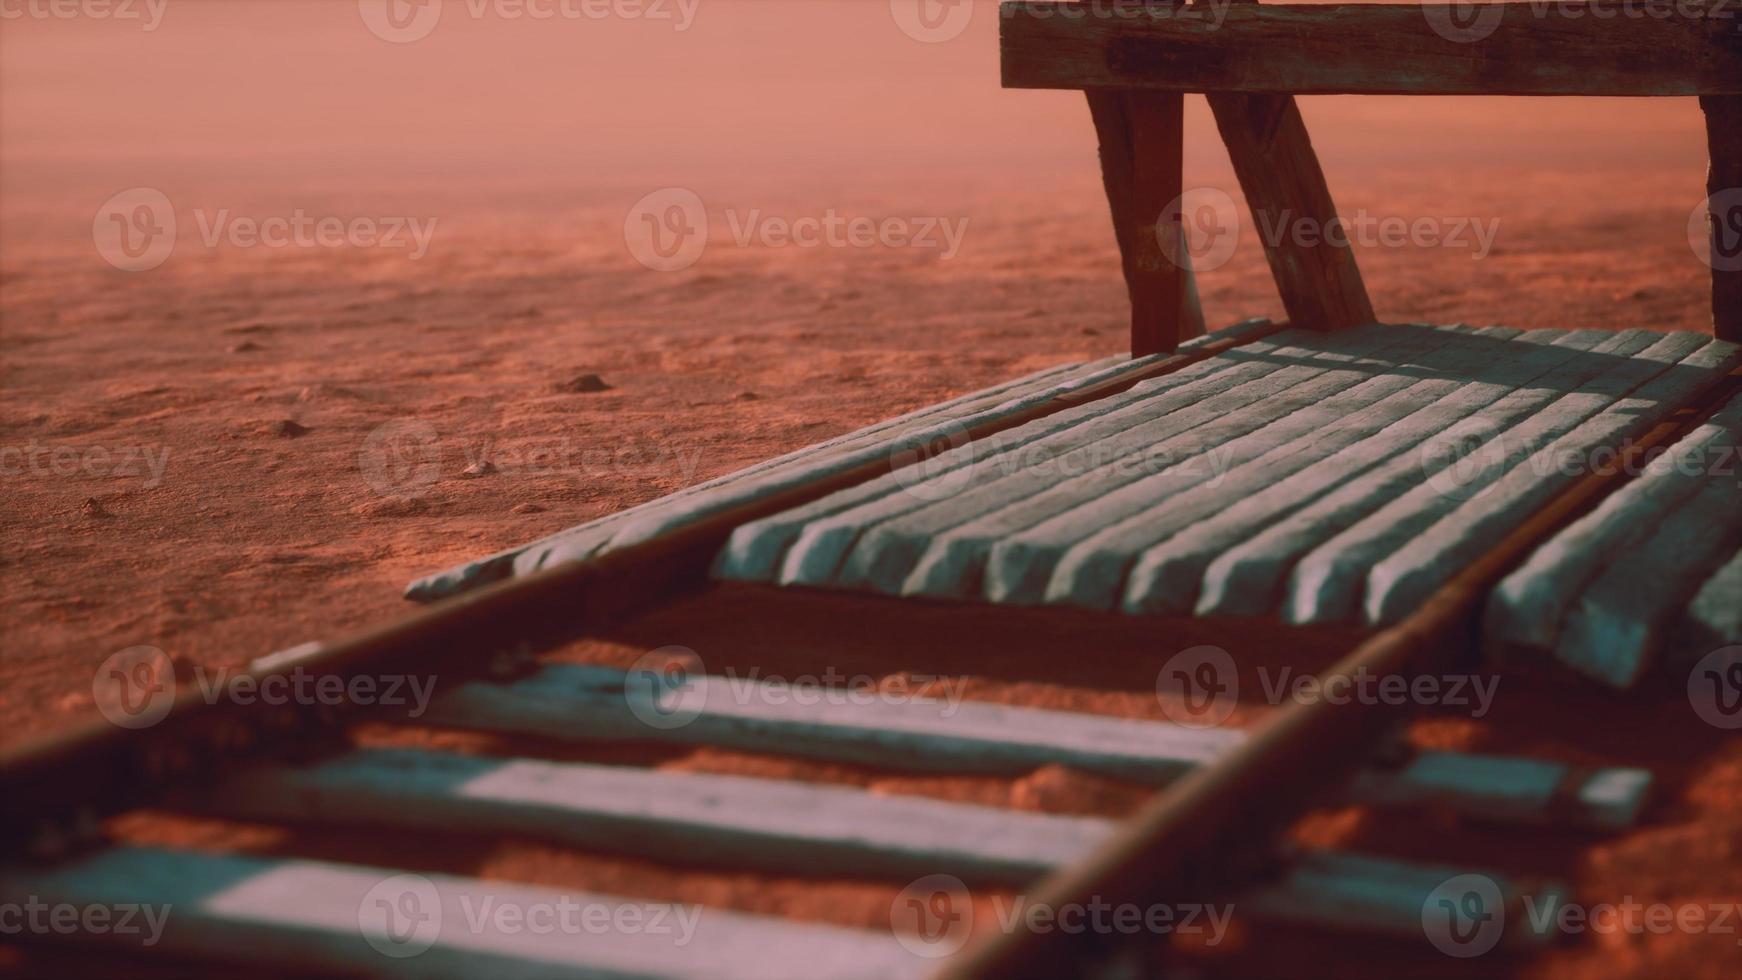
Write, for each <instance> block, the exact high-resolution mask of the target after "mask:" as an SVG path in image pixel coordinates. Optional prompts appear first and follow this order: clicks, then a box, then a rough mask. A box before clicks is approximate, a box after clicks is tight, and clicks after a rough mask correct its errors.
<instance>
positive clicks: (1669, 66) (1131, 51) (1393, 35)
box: [1002, 0, 1742, 96]
mask: <svg viewBox="0 0 1742 980" xmlns="http://www.w3.org/2000/svg"><path fill="white" fill-rule="evenodd" d="M1472 12H1474V16H1473V17H1472ZM1667 13H1668V16H1664V17H1661V18H1659V17H1628V18H1620V17H1613V16H1608V17H1604V16H1597V14H1596V13H1595V12H1594V11H1593V9H1592V8H1590V7H1589V6H1588V5H1585V4H1553V5H1548V6H1544V5H1541V4H1526V3H1516V4H1504V5H1501V4H1493V5H1478V6H1474V7H1471V6H1469V5H1452V4H1431V5H1425V6H1417V5H1414V4H1408V5H1402V6H1396V5H1371V4H1348V5H1338V6H1321V5H1312V6H1307V5H1298V6H1297V5H1289V4H1265V5H1262V6H1260V5H1253V4H1235V5H1233V6H1228V5H1225V4H1203V5H1199V6H1197V7H1168V6H1160V5H1157V6H1153V7H1150V6H1131V5H1126V6H1123V7H1115V6H1114V5H1112V4H1108V3H1101V4H1097V5H1094V6H1086V5H1078V4H1066V3H1051V2H1040V0H1024V2H1020V3H1007V4H1005V5H1004V8H1003V10H1002V34H1003V60H1004V85H1005V86H1006V87H1008V88H1053V89H1092V88H1105V89H1121V88H1127V89H1128V88H1141V89H1154V90H1161V91H1171V92H1216V91H1221V92H1292V93H1299V94H1315V93H1317V94H1350V95H1614V96H1638V95H1661V96H1668V95H1683V96H1687V95H1742V33H1739V32H1738V31H1737V30H1736V23H1737V22H1736V20H1735V19H1734V18H1733V16H1732V12H1731V11H1728V10H1725V9H1723V8H1721V7H1718V6H1713V7H1712V8H1710V14H1709V15H1708V8H1705V7H1698V8H1690V12H1684V11H1683V8H1680V7H1671V8H1668V10H1667Z"/></svg>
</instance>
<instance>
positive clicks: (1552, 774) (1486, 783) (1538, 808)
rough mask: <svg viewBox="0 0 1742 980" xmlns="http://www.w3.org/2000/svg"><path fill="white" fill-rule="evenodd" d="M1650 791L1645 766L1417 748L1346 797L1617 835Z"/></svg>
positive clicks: (1366, 773)
mask: <svg viewBox="0 0 1742 980" xmlns="http://www.w3.org/2000/svg"><path fill="white" fill-rule="evenodd" d="M1651 790H1652V776H1651V773H1650V772H1649V771H1647V770H1644V769H1632V768H1626V767H1601V768H1586V767H1576V766H1569V765H1567V764H1565V763H1562V762H1551V761H1548V760H1546V759H1532V758H1526V757H1522V756H1499V755H1470V754H1466V753H1463V752H1420V753H1417V754H1416V755H1415V756H1413V757H1411V758H1410V759H1409V760H1408V761H1407V762H1405V763H1404V764H1403V767H1402V768H1401V769H1399V770H1390V769H1384V768H1372V769H1365V770H1362V771H1361V772H1360V773H1358V774H1356V776H1355V778H1354V780H1353V781H1352V782H1351V783H1350V785H1349V787H1348V790H1347V798H1348V799H1349V800H1351V801H1354V802H1360V803H1365V804H1367V805H1368V806H1380V807H1441V808H1444V809H1448V810H1453V811H1455V812H1457V813H1459V814H1462V815H1465V816H1471V817H1475V818H1477V819H1481V820H1486V821H1489V822H1492V823H1497V824H1509V825H1515V826H1538V827H1543V826H1554V825H1562V826H1572V827H1578V828H1581V829H1585V830H1597V831H1604V832H1610V833H1614V832H1619V831H1622V830H1626V829H1627V828H1629V827H1632V826H1634V825H1635V824H1637V823H1638V822H1639V817H1640V814H1641V813H1642V812H1643V811H1644V809H1645V805H1646V803H1647V802H1648V801H1649V800H1650V798H1651Z"/></svg>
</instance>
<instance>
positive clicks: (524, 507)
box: [510, 503, 544, 514]
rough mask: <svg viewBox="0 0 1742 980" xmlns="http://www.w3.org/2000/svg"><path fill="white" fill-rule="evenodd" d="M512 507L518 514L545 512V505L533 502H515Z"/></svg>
mask: <svg viewBox="0 0 1742 980" xmlns="http://www.w3.org/2000/svg"><path fill="white" fill-rule="evenodd" d="M510 509H511V510H513V511H514V513H516V514H542V513H544V507H543V506H542V505H540V504H533V503H526V504H515V505H514V506H513V507H512V508H510Z"/></svg>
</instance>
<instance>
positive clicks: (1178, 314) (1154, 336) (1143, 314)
mask: <svg viewBox="0 0 1742 980" xmlns="http://www.w3.org/2000/svg"><path fill="white" fill-rule="evenodd" d="M1087 94H1088V97H1089V114H1090V115H1091V116H1092V117H1093V118H1094V120H1095V133H1096V135H1097V136H1098V137H1099V138H1100V142H1101V180H1102V182H1103V183H1104V184H1105V186H1106V188H1107V203H1108V205H1109V206H1110V207H1111V209H1112V212H1113V233H1114V236H1115V238H1117V240H1118V242H1119V256H1120V259H1121V264H1122V265H1123V266H1124V270H1125V288H1126V291H1127V292H1128V293H1129V295H1130V297H1131V355H1132V356H1133V357H1144V356H1146V355H1149V354H1159V353H1162V352H1164V351H1172V350H1175V349H1177V348H1178V347H1179V344H1180V342H1181V341H1183V340H1187V339H1190V338H1191V337H1195V336H1198V335H1200V334H1202V333H1203V332H1204V325H1203V313H1202V311H1201V310H1198V309H1197V308H1196V306H1195V304H1192V303H1190V302H1189V301H1188V296H1189V294H1190V292H1191V290H1190V288H1189V283H1188V279H1189V276H1190V274H1191V265H1190V257H1189V256H1188V255H1187V253H1186V250H1185V247H1184V234H1183V231H1182V229H1181V227H1180V217H1179V203H1180V194H1181V193H1182V192H1183V190H1184V167H1185V150H1184V143H1185V97H1184V96H1182V95H1175V94H1171V93H1166V92H1159V93H1149V92H1100V91H1090V92H1089V93H1087ZM1194 314H1195V317H1194Z"/></svg>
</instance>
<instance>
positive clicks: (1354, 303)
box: [1209, 92, 1377, 330]
mask: <svg viewBox="0 0 1742 980" xmlns="http://www.w3.org/2000/svg"><path fill="white" fill-rule="evenodd" d="M1209 100H1210V111H1211V112H1213V113H1214V114H1215V116H1216V127H1217V128H1218V129H1220V130H1221V131H1222V141H1223V142H1225V143H1226V144H1227V145H1228V158H1229V159H1230V160H1231V161H1232V162H1233V164H1234V173H1235V175H1236V176H1237V177H1239V178H1240V187H1241V189H1242V190H1244V191H1245V193H1246V203H1247V205H1248V206H1249V207H1250V208H1251V210H1252V222H1253V226H1254V227H1253V229H1252V230H1253V232H1254V233H1255V234H1256V236H1257V237H1258V239H1259V240H1260V241H1261V242H1262V243H1263V246H1264V257H1265V258H1266V259H1267V260H1268V261H1269V262H1270V272H1271V274H1272V275H1273V276H1275V277H1276V288H1277V291H1278V292H1280V293H1281V294H1282V305H1283V308H1284V309H1286V310H1287V311H1288V319H1289V322H1290V323H1292V324H1293V325H1294V326H1297V327H1305V328H1308V329H1312V330H1337V329H1341V328H1343V327H1353V326H1359V325H1361V324H1363V323H1372V322H1374V320H1376V319H1377V318H1376V317H1375V316H1374V314H1373V303H1372V301H1371V300H1369V299H1368V298H1367V287H1366V285H1365V284H1364V283H1363V282H1362V281H1361V270H1360V269H1358V268H1356V266H1355V252H1354V250H1353V249H1352V248H1351V247H1350V243H1349V240H1348V236H1347V235H1346V234H1327V232H1330V231H1332V230H1333V229H1340V228H1341V225H1340V223H1339V222H1338V219H1337V206H1336V204H1334V203H1333V202H1332V201H1331V190H1330V187H1329V186H1327V185H1326V183H1325V173H1324V171H1323V170H1321V169H1320V168H1319V158H1318V155H1317V154H1316V153H1314V152H1313V144H1312V140H1311V139H1309V138H1308V137H1307V131H1306V123H1305V122H1304V121H1303V120H1302V119H1301V115H1300V107H1299V106H1297V105H1296V104H1295V101H1294V96H1292V95H1241V94H1236V93H1229V92H1211V93H1210V94H1209ZM1309 229H1310V230H1311V232H1312V234H1311V235H1306V234H1297V232H1301V231H1306V230H1309Z"/></svg>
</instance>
